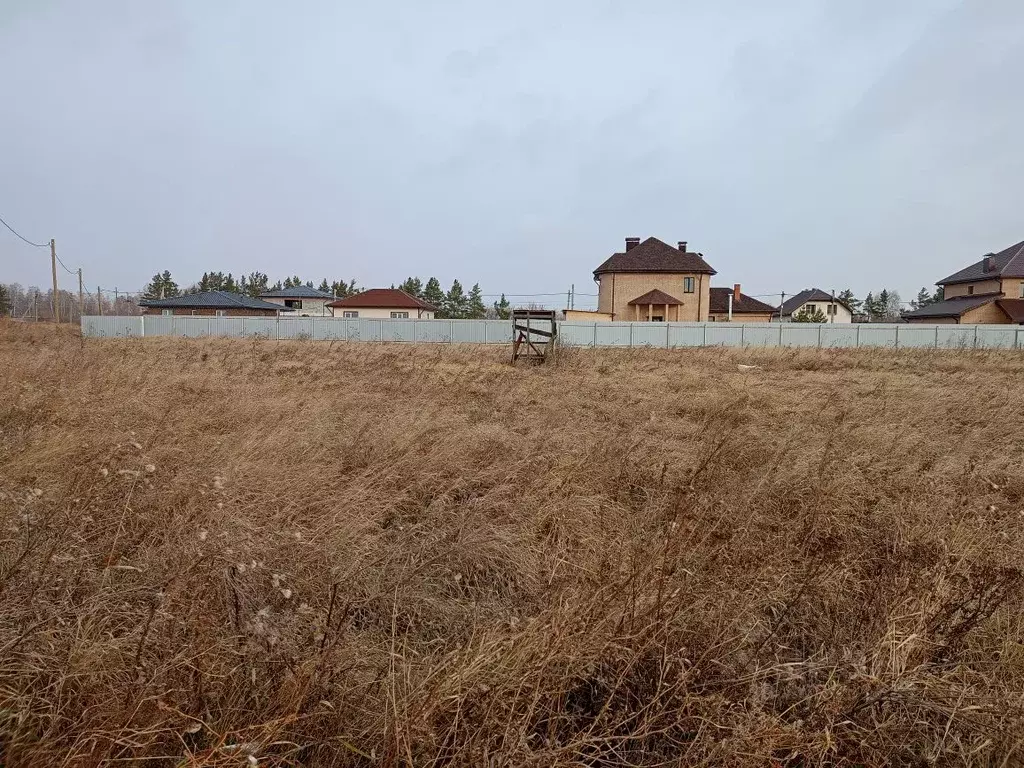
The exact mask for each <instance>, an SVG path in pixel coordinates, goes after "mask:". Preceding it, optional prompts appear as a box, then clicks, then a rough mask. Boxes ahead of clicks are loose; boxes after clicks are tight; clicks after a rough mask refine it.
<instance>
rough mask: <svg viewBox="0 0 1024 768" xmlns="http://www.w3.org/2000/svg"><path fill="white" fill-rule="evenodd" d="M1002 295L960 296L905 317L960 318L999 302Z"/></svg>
mask: <svg viewBox="0 0 1024 768" xmlns="http://www.w3.org/2000/svg"><path fill="white" fill-rule="evenodd" d="M1001 295H1002V294H999V293H989V294H985V295H984V296H958V297H957V298H955V299H946V300H945V301H937V302H935V303H934V304H928V305H927V306H924V307H921V308H920V309H915V310H914V311H913V312H904V313H903V317H905V318H908V319H919V318H923V317H960V316H961V315H962V314H964V312H969V311H970V310H972V309H977V308H978V307H983V306H985V305H986V304H990V303H992V302H993V301H997V300H998V299H999V297H1000V296H1001Z"/></svg>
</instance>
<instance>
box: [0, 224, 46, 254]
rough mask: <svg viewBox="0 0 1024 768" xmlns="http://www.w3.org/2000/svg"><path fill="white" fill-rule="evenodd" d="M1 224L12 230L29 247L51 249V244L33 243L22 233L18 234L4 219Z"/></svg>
mask: <svg viewBox="0 0 1024 768" xmlns="http://www.w3.org/2000/svg"><path fill="white" fill-rule="evenodd" d="M0 224H3V225H4V226H5V227H7V228H8V229H9V230H11V232H13V233H14V234H15V235H17V236H18V237H19V238H21V239H22V240H24V241H25V242H26V243H28V244H29V245H32V246H35V247H36V248H49V247H50V244H49V243H33V242H32V241H31V240H29V239H28V238H27V237H25V236H23V235H22V234H21V233H20V232H18V230H16V229H15V228H14V227H12V226H11V225H10V224H8V223H7V222H6V221H4V220H3V219H0Z"/></svg>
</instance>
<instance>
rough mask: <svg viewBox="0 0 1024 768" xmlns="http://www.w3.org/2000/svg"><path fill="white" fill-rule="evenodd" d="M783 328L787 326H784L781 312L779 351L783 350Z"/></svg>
mask: <svg viewBox="0 0 1024 768" xmlns="http://www.w3.org/2000/svg"><path fill="white" fill-rule="evenodd" d="M783 328H785V326H784V325H783V324H782V315H781V310H780V314H779V349H782V329H783Z"/></svg>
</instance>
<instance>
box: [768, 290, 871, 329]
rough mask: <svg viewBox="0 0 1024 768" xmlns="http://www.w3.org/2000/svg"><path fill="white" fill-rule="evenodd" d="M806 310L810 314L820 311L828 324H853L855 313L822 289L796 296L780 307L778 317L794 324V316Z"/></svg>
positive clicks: (806, 291) (804, 291)
mask: <svg viewBox="0 0 1024 768" xmlns="http://www.w3.org/2000/svg"><path fill="white" fill-rule="evenodd" d="M804 309H806V310H807V311H808V312H813V311H814V310H818V311H819V312H821V314H823V315H824V316H825V322H826V323H852V322H853V312H852V311H851V310H850V307H849V306H848V305H847V304H844V303H843V302H841V301H840V300H839V299H837V298H835V297H834V296H833V295H832V294H831V293H825V291H823V290H821V289H820V288H807V289H805V290H803V291H800V293H798V294H796V296H794V297H793V298H791V299H787V300H786V302H785V303H784V304H783V305H782V306H781V307H779V310H778V312H777V313H776V317H778V318H779V319H780V320H781V321H782V322H784V323H789V322H792V320H793V316H794V315H797V314H799V313H800V312H801V311H802V310H804Z"/></svg>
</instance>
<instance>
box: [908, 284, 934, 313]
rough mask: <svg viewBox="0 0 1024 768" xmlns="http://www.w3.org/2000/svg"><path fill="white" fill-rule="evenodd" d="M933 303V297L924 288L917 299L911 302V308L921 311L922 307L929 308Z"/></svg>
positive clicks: (918, 293)
mask: <svg viewBox="0 0 1024 768" xmlns="http://www.w3.org/2000/svg"><path fill="white" fill-rule="evenodd" d="M931 303H932V295H931V293H930V292H929V291H928V289H927V288H922V289H921V290H920V291H918V292H917V298H916V299H914V300H913V301H912V302H910V306H912V307H913V308H914V309H921V307H927V306H928V305H929V304H931Z"/></svg>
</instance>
